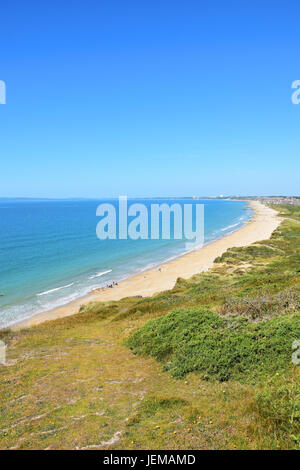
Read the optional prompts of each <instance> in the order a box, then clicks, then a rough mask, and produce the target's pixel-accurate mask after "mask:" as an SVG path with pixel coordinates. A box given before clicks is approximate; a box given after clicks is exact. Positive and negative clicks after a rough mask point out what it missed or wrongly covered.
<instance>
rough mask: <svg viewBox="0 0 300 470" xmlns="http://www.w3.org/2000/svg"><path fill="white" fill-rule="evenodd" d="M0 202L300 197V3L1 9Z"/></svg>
mask: <svg viewBox="0 0 300 470" xmlns="http://www.w3.org/2000/svg"><path fill="white" fill-rule="evenodd" d="M0 44H1V49H0V80H4V81H5V82H6V86H7V104H6V105H0V165H1V166H0V197H1V196H2V197H10V196H26V197H76V196H80V197H102V196H107V197H110V196H118V195H119V194H127V195H128V196H132V197H134V196H140V197H143V196H185V195H194V194H198V195H216V194H220V193H222V194H253V195H255V194H298V195H299V194H300V191H299V180H300V178H299V175H300V158H299V156H300V105H293V104H292V102H291V94H292V89H291V85H292V82H293V81H294V80H297V79H300V62H299V52H300V4H299V1H276V0H275V1H264V0H261V1H256V0H254V1H243V2H241V1H224V0H223V1H214V2H201V1H199V0H198V1H190V0H186V1H184V2H183V1H180V2H179V1H176V0H173V1H167V0H165V1H163V0H161V1H156V0H152V1H147V0H145V1H130V0H129V1H115V0H109V1H106V0H105V1H101V0H100V1H99V0H98V1H91V0H86V1H85V2H82V1H80V2H79V1H76V0H75V1H74V0H73V1H64V2H61V1H56V0H52V1H51V2H50V1H45V2H40V1H30V0H29V1H27V2H24V1H13V2H3V3H2V4H1V28H0Z"/></svg>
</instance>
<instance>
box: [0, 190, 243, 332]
mask: <svg viewBox="0 0 300 470" xmlns="http://www.w3.org/2000/svg"><path fill="white" fill-rule="evenodd" d="M101 202H103V201H100V200H16V199H2V200H1V199H0V294H1V296H0V328H3V327H6V326H9V325H11V324H13V323H16V322H18V321H20V320H23V319H25V318H29V317H31V316H33V315H35V314H36V313H39V312H42V311H46V310H49V309H51V308H53V307H56V306H59V305H64V304H66V303H68V302H70V301H71V300H74V299H76V298H79V297H81V296H84V295H86V294H87V293H88V292H89V291H91V290H92V289H95V288H98V287H101V286H105V285H106V284H108V283H110V282H112V281H118V280H121V279H124V278H126V277H128V276H130V275H132V274H136V273H137V272H140V271H143V270H145V269H148V268H150V267H154V266H156V265H158V264H160V263H162V262H165V261H166V260H170V259H172V258H175V257H177V256H179V255H180V254H182V253H184V252H185V241H181V240H180V241H179V240H172V239H171V240H162V239H160V240H99V239H98V238H97V237H96V225H97V223H98V222H99V217H96V208H97V206H98V205H99V204H100V203H101ZM105 202H110V203H112V204H114V205H117V201H115V200H109V201H108V200H106V201H105ZM133 202H139V203H141V202H142V203H144V204H146V205H147V206H149V204H150V203H151V202H155V203H162V202H165V203H168V204H173V203H175V202H176V203H179V204H181V205H182V204H187V203H193V204H195V203H203V204H204V213H205V226H204V228H205V230H204V233H205V243H209V242H211V241H213V240H215V239H217V238H220V237H221V236H224V235H226V234H228V233H230V232H231V231H233V230H236V229H238V228H239V227H240V226H241V225H243V224H244V223H245V221H246V220H247V219H249V218H250V216H251V209H250V208H249V206H248V205H247V204H246V203H245V202H242V201H220V200H204V201H199V200H197V201H193V200H187V199H184V200H177V199H176V200H164V201H162V200H155V201H153V200H151V201H150V200H145V201H141V200H139V201H134V200H129V201H128V205H130V204H131V203H133ZM178 275H180V273H178Z"/></svg>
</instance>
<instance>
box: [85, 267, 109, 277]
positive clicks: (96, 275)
mask: <svg viewBox="0 0 300 470" xmlns="http://www.w3.org/2000/svg"><path fill="white" fill-rule="evenodd" d="M111 272H112V269H108V270H107V271H102V272H101V273H97V274H94V275H93V276H90V277H89V279H95V278H96V277H101V276H104V274H108V273H111Z"/></svg>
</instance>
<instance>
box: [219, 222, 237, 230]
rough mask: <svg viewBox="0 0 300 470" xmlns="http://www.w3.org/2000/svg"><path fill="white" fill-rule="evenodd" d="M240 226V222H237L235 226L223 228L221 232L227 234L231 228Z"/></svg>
mask: <svg viewBox="0 0 300 470" xmlns="http://www.w3.org/2000/svg"><path fill="white" fill-rule="evenodd" d="M238 225H240V222H237V223H236V224H233V225H228V227H224V228H221V232H225V230H229V229H230V228H233V227H237V226H238Z"/></svg>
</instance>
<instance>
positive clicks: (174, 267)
mask: <svg viewBox="0 0 300 470" xmlns="http://www.w3.org/2000/svg"><path fill="white" fill-rule="evenodd" d="M249 204H250V206H251V208H252V209H253V211H254V212H253V216H252V218H251V220H250V221H249V222H247V224H246V225H244V226H243V227H241V228H240V229H238V230H236V231H235V232H232V233H230V234H228V235H226V236H224V237H223V238H221V239H219V240H216V241H214V242H212V243H210V244H208V245H206V246H204V247H203V248H201V249H199V250H195V251H192V252H190V253H187V254H185V255H182V256H180V257H178V258H176V259H175V260H173V261H170V262H168V263H165V264H161V265H160V266H158V267H156V268H152V269H149V270H148V271H144V272H142V273H139V274H137V275H135V276H131V277H129V278H127V279H125V280H124V281H122V282H120V283H119V284H118V285H117V286H114V287H113V288H107V289H105V290H99V292H98V291H97V292H92V293H90V294H88V295H87V296H85V297H81V298H80V299H76V300H74V301H72V302H70V303H69V304H67V305H64V306H62V307H57V308H54V309H52V310H49V311H47V312H43V313H40V314H38V315H35V316H33V317H31V318H29V319H27V320H24V321H22V322H20V323H17V324H15V325H13V326H12V327H11V328H12V329H14V330H16V329H21V328H28V327H30V326H32V325H37V324H39V323H42V322H44V321H47V320H55V319H57V318H62V317H66V316H69V315H74V314H75V313H77V312H78V310H79V308H80V306H81V305H83V304H87V303H88V302H95V301H99V302H101V301H103V302H107V301H110V300H119V299H122V298H124V297H130V296H137V295H139V296H143V297H146V296H151V295H153V294H155V293H157V292H161V291H165V290H168V289H172V287H173V286H174V284H175V282H176V279H177V278H178V277H182V278H185V279H188V278H189V277H191V276H193V275H194V274H197V273H201V272H204V271H207V270H209V269H210V268H211V267H212V265H213V262H214V260H215V259H216V258H217V257H218V256H221V255H222V253H224V252H225V251H226V250H228V248H232V247H241V246H246V245H250V244H251V243H255V242H257V241H260V240H265V239H267V238H270V236H271V234H272V232H273V231H274V230H275V229H276V228H277V227H278V225H279V223H280V221H281V219H280V218H279V217H278V216H277V212H276V211H275V210H273V209H271V208H269V207H266V206H264V205H263V204H261V203H260V202H258V201H251V202H249Z"/></svg>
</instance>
